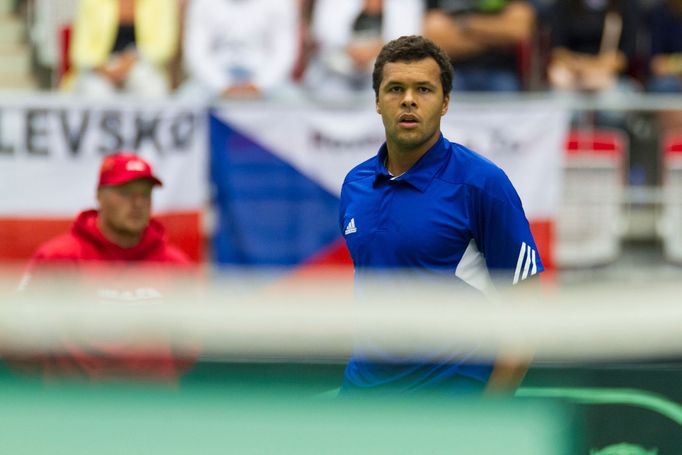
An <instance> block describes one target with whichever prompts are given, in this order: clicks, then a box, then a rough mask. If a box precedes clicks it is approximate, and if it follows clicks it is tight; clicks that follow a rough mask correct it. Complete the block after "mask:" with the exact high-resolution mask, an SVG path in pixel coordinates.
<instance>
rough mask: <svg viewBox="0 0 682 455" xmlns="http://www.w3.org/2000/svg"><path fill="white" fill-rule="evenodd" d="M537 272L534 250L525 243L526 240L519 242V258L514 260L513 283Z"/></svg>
mask: <svg viewBox="0 0 682 455" xmlns="http://www.w3.org/2000/svg"><path fill="white" fill-rule="evenodd" d="M536 273H538V266H537V263H536V262H535V250H534V249H533V248H531V247H530V245H526V242H523V243H522V244H521V250H520V251H519V259H518V260H517V261H516V270H515V271H514V284H516V283H518V282H519V280H520V281H523V280H525V279H526V278H528V277H529V276H533V275H535V274H536Z"/></svg>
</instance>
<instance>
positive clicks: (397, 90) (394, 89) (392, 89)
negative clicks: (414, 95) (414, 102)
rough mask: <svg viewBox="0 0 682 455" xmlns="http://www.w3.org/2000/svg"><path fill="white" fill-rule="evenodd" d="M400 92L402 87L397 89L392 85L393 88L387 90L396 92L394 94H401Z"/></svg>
mask: <svg viewBox="0 0 682 455" xmlns="http://www.w3.org/2000/svg"><path fill="white" fill-rule="evenodd" d="M402 90H403V89H402V87H398V86H397V85H394V86H393V87H390V88H389V89H388V91H389V92H396V93H397V92H401V91H402Z"/></svg>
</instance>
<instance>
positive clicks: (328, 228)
mask: <svg viewBox="0 0 682 455" xmlns="http://www.w3.org/2000/svg"><path fill="white" fill-rule="evenodd" d="M209 125H210V146H211V181H212V183H213V189H214V194H213V197H214V203H215V206H216V212H217V229H216V232H215V236H214V238H213V253H214V254H213V257H214V260H215V261H216V262H217V263H218V264H235V265H263V266H268V265H269V266H293V265H298V264H301V263H303V262H305V261H306V259H308V258H309V257H311V256H313V255H315V254H316V253H318V252H319V251H320V250H322V249H323V248H325V247H327V246H328V245H329V244H331V243H332V242H334V241H336V240H338V238H339V236H340V231H339V226H338V210H339V199H338V198H337V197H336V196H335V195H333V194H331V193H329V192H328V191H327V190H325V189H324V188H322V187H321V186H320V185H319V184H317V183H316V182H314V181H313V180H311V179H310V178H308V177H306V176H304V175H303V174H301V173H300V172H299V171H298V170H296V169H295V168H294V167H293V166H291V165H290V164H288V163H286V162H285V161H283V160H282V159H280V158H279V157H277V156H276V155H274V154H273V153H271V152H270V151H268V150H267V148H265V147H264V146H262V145H260V144H258V143H257V141H255V140H253V139H251V138H249V137H247V136H246V135H244V134H242V133H240V132H238V131H237V130H235V129H234V128H232V127H231V126H230V125H229V124H227V123H225V122H224V121H222V120H221V119H220V118H219V117H217V116H216V115H215V114H211V116H210V121H209ZM263 127H264V128H267V125H264V126H263Z"/></svg>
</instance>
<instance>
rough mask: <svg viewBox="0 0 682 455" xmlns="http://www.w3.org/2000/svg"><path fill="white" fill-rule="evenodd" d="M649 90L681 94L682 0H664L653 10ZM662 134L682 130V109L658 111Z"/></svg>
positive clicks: (650, 26) (651, 17)
mask: <svg viewBox="0 0 682 455" xmlns="http://www.w3.org/2000/svg"><path fill="white" fill-rule="evenodd" d="M649 30H650V35H651V48H650V51H649V52H650V55H651V61H650V63H649V73H650V77H649V80H648V83H647V90H648V91H649V92H652V93H682V1H680V0H664V1H662V2H660V3H658V4H657V5H656V6H655V7H654V8H653V10H652V11H651V16H650V21H649ZM659 119H660V122H661V129H662V132H663V134H664V135H665V134H668V133H671V132H676V133H680V132H682V111H663V112H661V113H660V114H659Z"/></svg>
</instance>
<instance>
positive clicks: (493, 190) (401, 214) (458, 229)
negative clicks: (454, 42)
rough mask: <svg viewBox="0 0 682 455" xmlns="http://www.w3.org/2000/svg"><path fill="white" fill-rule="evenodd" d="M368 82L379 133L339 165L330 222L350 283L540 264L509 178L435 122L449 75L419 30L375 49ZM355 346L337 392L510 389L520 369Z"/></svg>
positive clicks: (470, 280) (467, 277) (477, 280)
mask: <svg viewBox="0 0 682 455" xmlns="http://www.w3.org/2000/svg"><path fill="white" fill-rule="evenodd" d="M373 87H374V91H375V95H376V110H377V112H378V113H379V114H380V115H381V119H382V121H383V124H384V128H385V131H386V142H385V143H384V145H382V146H381V148H380V149H379V152H378V154H377V155H376V156H374V157H373V158H371V159H369V160H367V161H365V162H364V163H361V164H360V165H358V166H356V167H355V168H354V169H352V170H351V171H350V172H349V173H348V175H347V176H346V179H345V181H344V183H343V187H342V191H341V206H340V219H339V223H340V228H341V231H342V233H343V235H344V237H345V240H346V244H347V245H348V249H349V251H350V254H351V256H352V258H353V263H354V265H355V272H356V283H357V284H358V285H361V283H362V278H363V276H369V275H371V274H372V272H375V271H378V270H381V271H383V273H385V271H386V270H387V269H399V270H410V271H411V272H416V273H417V274H418V275H420V274H421V275H427V276H436V277H445V278H447V279H451V280H452V281H453V282H459V283H466V285H468V286H470V287H472V288H475V289H478V290H479V291H482V292H486V291H487V290H488V289H489V288H490V287H491V286H494V284H496V283H498V282H499V281H501V282H503V283H506V284H509V285H516V284H518V283H520V282H522V281H524V280H528V279H529V278H530V277H532V276H534V275H536V274H537V273H539V272H541V271H542V270H543V266H542V262H541V260H540V257H539V256H538V253H537V249H536V246H535V242H534V240H533V236H532V234H531V232H530V228H529V225H528V221H527V219H526V216H525V214H524V211H523V207H522V205H521V200H520V199H519V196H518V194H517V193H516V190H515V189H514V187H513V186H512V184H511V182H510V181H509V178H508V177H507V176H506V175H505V173H504V172H503V171H502V170H501V169H500V168H499V167H497V166H496V165H495V164H493V163H492V162H491V161H489V160H487V159H486V158H483V157H482V156H480V155H478V154H477V153H475V152H473V151H471V150H469V149H468V148H466V147H464V146H462V145H459V144H456V143H454V142H450V141H449V140H447V139H446V138H444V137H443V135H442V134H441V132H440V121H441V117H442V116H443V115H445V113H446V112H447V110H448V105H449V101H450V90H451V87H452V67H451V65H450V62H449V59H448V57H447V55H446V54H445V53H444V52H443V51H442V50H441V49H440V48H439V47H438V46H436V45H435V44H434V43H433V42H431V41H429V40H428V39H425V38H423V37H418V36H404V37H401V38H398V39H396V40H394V41H391V42H389V43H387V44H386V45H385V46H384V47H383V49H382V50H381V52H380V54H379V56H378V57H377V59H376V63H375V67H374V73H373ZM491 277H492V278H491ZM365 348H367V347H366V346H365V347H364V348H362V349H360V348H358V347H357V346H356V349H355V350H354V353H353V356H352V358H351V360H350V362H349V364H348V366H347V367H346V371H345V376H344V384H343V386H342V389H341V390H342V394H349V393H353V392H359V391H370V390H388V389H389V388H390V389H392V390H398V391H418V390H430V389H439V390H446V391H451V392H453V393H455V394H457V393H458V392H459V391H466V392H470V391H477V392H478V391H481V392H482V391H484V389H485V390H487V391H510V392H511V391H513V390H515V388H516V387H517V386H518V384H519V383H520V381H521V379H522V378H523V375H524V374H525V371H526V369H527V362H524V361H519V360H518V359H516V360H509V359H503V358H498V359H497V360H496V361H495V362H494V364H492V363H491V364H480V363H477V364H473V363H468V362H466V361H464V360H463V359H465V358H466V357H467V356H466V353H464V354H463V353H458V354H457V356H455V357H453V358H452V359H447V360H443V358H442V357H437V358H438V359H440V360H434V359H435V358H432V359H422V360H415V361H409V362H405V361H400V362H398V361H396V362H393V361H391V359H390V357H388V358H387V356H382V355H381V353H380V352H379V353H377V352H376V349H374V352H372V354H373V355H368V354H367V352H368V351H371V350H372V349H365ZM374 348H376V347H374ZM378 349H380V348H378ZM377 354H378V356H377ZM377 358H381V361H378V360H377ZM458 359H459V360H458Z"/></svg>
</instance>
